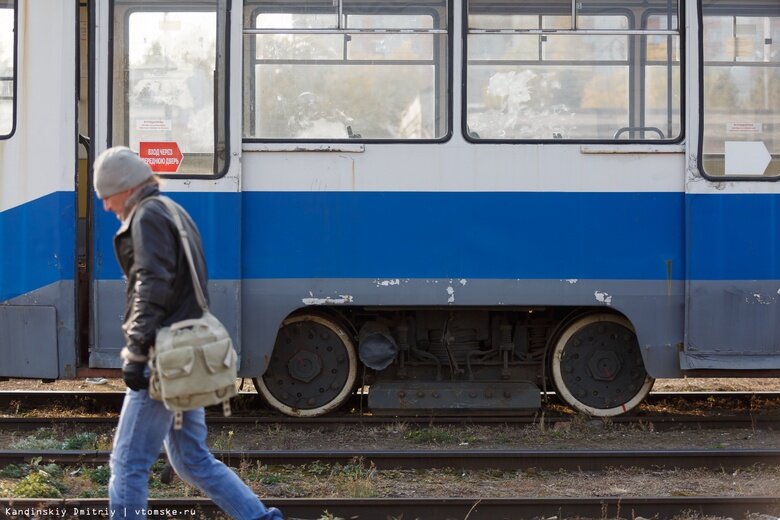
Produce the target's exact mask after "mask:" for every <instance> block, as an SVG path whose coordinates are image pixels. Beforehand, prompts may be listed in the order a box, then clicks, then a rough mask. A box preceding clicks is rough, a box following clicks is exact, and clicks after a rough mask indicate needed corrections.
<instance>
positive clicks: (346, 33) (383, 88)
mask: <svg viewBox="0 0 780 520" xmlns="http://www.w3.org/2000/svg"><path fill="white" fill-rule="evenodd" d="M244 8H245V14H244V27H245V30H244V34H245V39H244V57H245V65H244V70H245V75H246V77H245V84H244V92H245V96H246V102H245V104H244V137H246V138H256V139H272V140H294V139H307V140H311V139H315V140H316V139H328V140H433V139H441V138H443V137H445V136H446V134H447V131H448V129H447V106H448V103H447V84H448V71H447V65H448V48H447V23H448V20H447V9H446V3H444V2H441V1H432V2H408V1H405V0H390V1H387V2H382V3H374V4H371V3H357V2H354V1H347V0H344V1H343V2H334V3H333V4H331V3H330V2H328V3H322V4H312V3H311V2H302V1H300V0H294V1H285V2H267V1H261V2H258V1H256V0H255V1H248V2H245V4H244ZM339 12H341V14H342V18H341V22H340V23H339V16H338V13H339Z"/></svg>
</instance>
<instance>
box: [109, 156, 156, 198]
mask: <svg viewBox="0 0 780 520" xmlns="http://www.w3.org/2000/svg"><path fill="white" fill-rule="evenodd" d="M151 177H152V170H151V169H150V168H149V165H148V164H146V162H144V161H143V160H142V159H141V158H140V157H138V156H137V155H136V154H135V152H133V151H132V150H131V149H130V148H127V147H126V146H115V147H113V148H109V149H108V150H106V151H105V152H103V153H101V154H100V155H99V156H98V158H97V159H96V160H95V193H97V196H98V197H99V198H101V199H105V198H107V197H110V196H111V195H116V194H117V193H121V192H123V191H125V190H129V189H131V188H135V187H136V186H138V185H140V184H143V183H144V182H146V181H147V180H149V179H150V178H151Z"/></svg>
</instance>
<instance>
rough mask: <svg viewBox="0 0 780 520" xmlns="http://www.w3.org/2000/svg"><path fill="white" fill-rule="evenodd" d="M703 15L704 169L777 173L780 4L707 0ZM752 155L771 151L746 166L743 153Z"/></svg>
mask: <svg viewBox="0 0 780 520" xmlns="http://www.w3.org/2000/svg"><path fill="white" fill-rule="evenodd" d="M702 21H703V27H702V38H703V49H704V53H703V59H704V67H703V82H704V83H703V92H704V97H703V110H702V111H703V122H704V127H703V131H702V142H701V162H702V166H703V168H704V171H705V173H707V174H708V175H712V176H721V175H745V176H760V177H761V178H766V177H778V176H780V96H778V92H780V4H778V3H777V1H776V0H749V1H740V0H730V1H729V2H724V1H722V0H718V1H715V0H704V2H703V3H702ZM764 148H766V151H765V150H764ZM727 152H728V153H727ZM767 154H768V155H767ZM748 156H752V157H753V158H756V157H766V158H767V159H768V160H769V164H768V165H767V166H766V168H765V169H764V170H763V171H758V170H759V169H760V168H761V167H762V166H763V164H764V162H763V160H762V159H756V160H750V161H747V162H748V164H750V166H745V161H744V160H743V159H742V158H743V157H748ZM751 163H753V164H751Z"/></svg>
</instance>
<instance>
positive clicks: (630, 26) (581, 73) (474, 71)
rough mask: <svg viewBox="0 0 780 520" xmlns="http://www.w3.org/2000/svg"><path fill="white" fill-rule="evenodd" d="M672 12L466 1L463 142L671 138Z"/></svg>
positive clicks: (661, 5) (676, 61)
mask: <svg viewBox="0 0 780 520" xmlns="http://www.w3.org/2000/svg"><path fill="white" fill-rule="evenodd" d="M572 5H575V6H576V13H573V12H572ZM540 6H541V7H540ZM676 13H677V5H676V2H648V3H646V4H644V5H643V6H642V7H637V8H631V7H622V6H617V7H616V6H615V5H608V6H607V7H605V6H604V4H603V2H602V3H596V2H593V1H585V2H577V3H576V4H572V3H571V2H560V1H558V2H550V3H544V4H542V3H539V2H534V3H531V2H528V1H527V0H523V1H518V2H512V3H495V2H486V1H482V0H474V1H472V2H469V17H468V23H469V27H468V36H467V38H468V40H467V44H468V62H467V65H466V78H467V93H466V102H467V114H466V117H467V121H468V128H469V131H470V133H471V135H470V137H471V138H473V139H487V140H509V141H511V140H599V141H613V140H632V141H644V140H656V141H658V140H663V141H674V140H677V139H679V137H680V135H681V123H680V119H681V110H680V92H681V80H680V56H679V46H680V35H679V29H678V27H677V14H676Z"/></svg>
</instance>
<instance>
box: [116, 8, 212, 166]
mask: <svg viewBox="0 0 780 520" xmlns="http://www.w3.org/2000/svg"><path fill="white" fill-rule="evenodd" d="M224 4H225V2H224V0H210V1H208V0H202V1H198V0H195V1H193V0H189V1H178V2H177V1H170V0H169V1H166V2H164V3H162V2H155V1H149V0H146V1H144V2H139V1H134V2H121V1H118V2H116V3H115V5H114V52H113V55H112V60H113V83H112V86H113V101H112V106H113V109H112V136H113V140H112V142H113V144H114V145H118V144H123V145H126V146H128V147H130V148H131V149H133V150H135V151H137V152H140V151H141V149H142V147H143V148H148V147H152V146H154V145H156V144H157V143H176V146H177V147H178V149H179V150H180V151H181V154H182V156H183V158H182V160H181V163H180V164H179V165H178V167H177V166H176V164H175V160H174V161H172V160H171V159H170V158H169V157H162V156H160V157H156V156H155V157H151V158H152V159H156V160H157V162H158V164H159V166H157V167H156V168H155V166H154V165H152V168H153V169H156V170H157V171H158V172H160V173H169V174H176V175H182V174H184V175H211V174H219V173H224V172H223V170H224V163H225V161H226V157H225V149H226V145H225V143H226V136H225V133H226V125H225V117H224V115H225V97H224V96H225V84H226V73H225V70H226V69H225V61H226V60H225V59H224V58H225V46H226V42H227V30H226V27H225V18H226V17H225V16H224ZM218 35H219V36H218ZM218 57H219V59H218ZM215 79H216V81H215ZM215 89H216V92H215ZM157 149H161V150H163V153H165V152H164V150H166V149H167V150H168V151H170V150H174V156H175V148H174V147H173V146H172V145H170V144H167V145H162V146H160V147H157ZM150 155H151V154H150Z"/></svg>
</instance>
